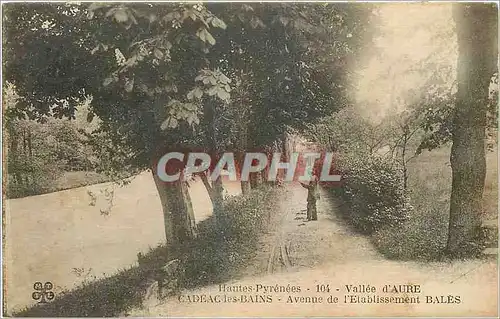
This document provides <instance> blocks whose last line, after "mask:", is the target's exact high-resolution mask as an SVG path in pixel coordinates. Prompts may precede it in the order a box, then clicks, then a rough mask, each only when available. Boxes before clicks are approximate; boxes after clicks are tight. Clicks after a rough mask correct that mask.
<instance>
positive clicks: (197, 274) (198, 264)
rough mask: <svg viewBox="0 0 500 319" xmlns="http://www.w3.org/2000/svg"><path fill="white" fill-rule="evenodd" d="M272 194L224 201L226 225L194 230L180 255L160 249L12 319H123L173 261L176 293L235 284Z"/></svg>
mask: <svg viewBox="0 0 500 319" xmlns="http://www.w3.org/2000/svg"><path fill="white" fill-rule="evenodd" d="M273 193H274V190H273V189H269V188H263V189H258V190H253V191H252V192H251V193H250V194H249V195H248V196H234V197H231V198H229V199H227V200H226V201H225V212H226V213H227V219H226V220H225V222H224V223H223V224H222V226H217V225H216V224H215V220H214V219H213V218H208V219H207V220H204V221H202V222H200V223H199V224H198V237H197V238H196V240H194V241H193V242H191V243H189V244H188V245H186V246H184V247H183V251H184V253H181V252H178V251H177V252H176V251H173V250H171V249H168V248H167V247H164V246H160V247H157V248H155V249H152V250H151V251H149V252H148V253H147V254H145V255H144V256H142V257H141V262H140V263H139V264H138V265H134V266H132V267H130V268H128V269H123V270H121V271H118V272H117V273H116V274H115V275H112V276H109V277H105V278H101V279H98V280H96V281H92V282H87V283H84V284H82V285H81V286H79V287H76V288H75V289H72V290H70V291H66V292H64V293H62V294H59V295H58V296H56V298H55V299H54V300H53V301H52V302H50V303H47V304H43V305H42V304H37V305H35V306H33V307H30V308H27V309H24V310H22V311H19V312H17V313H14V314H13V316H16V317H109V316H114V317H116V316H124V315H126V314H127V311H129V310H130V309H132V308H135V307H140V306H141V304H142V301H143V299H144V296H145V294H146V291H147V289H148V287H149V286H150V285H151V283H152V282H154V280H155V278H156V276H157V273H158V269H160V268H161V267H163V266H164V265H165V264H166V263H167V262H168V261H169V260H172V259H175V258H178V259H179V260H181V262H182V265H183V267H182V268H183V270H184V274H183V276H182V277H180V278H178V280H179V286H180V288H181V289H182V288H192V287H197V286H203V285H207V284H213V283H219V282H224V281H226V280H228V279H233V278H235V277H234V276H235V275H236V274H237V273H238V270H239V269H240V267H243V266H244V265H245V263H246V261H247V260H248V259H249V258H251V257H252V255H253V253H254V252H255V249H256V243H257V238H258V237H259V236H260V233H261V230H262V229H263V228H264V227H265V225H266V223H265V220H266V218H265V217H266V216H267V213H268V212H269V209H270V206H271V205H270V204H271V199H272V196H273Z"/></svg>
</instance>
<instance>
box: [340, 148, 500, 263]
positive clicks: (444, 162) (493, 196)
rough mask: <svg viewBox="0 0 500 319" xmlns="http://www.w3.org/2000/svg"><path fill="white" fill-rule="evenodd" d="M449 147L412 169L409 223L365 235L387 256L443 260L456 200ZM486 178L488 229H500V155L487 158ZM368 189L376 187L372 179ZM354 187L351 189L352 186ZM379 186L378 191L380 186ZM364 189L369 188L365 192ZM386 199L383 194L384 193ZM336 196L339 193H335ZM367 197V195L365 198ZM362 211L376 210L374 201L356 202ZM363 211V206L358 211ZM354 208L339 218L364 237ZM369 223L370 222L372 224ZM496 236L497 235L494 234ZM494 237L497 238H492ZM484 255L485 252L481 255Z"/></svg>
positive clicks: (485, 218) (417, 160) (343, 210)
mask: <svg viewBox="0 0 500 319" xmlns="http://www.w3.org/2000/svg"><path fill="white" fill-rule="evenodd" d="M449 156H450V147H443V148H440V149H437V150H434V151H432V152H424V153H422V154H421V155H419V156H418V157H416V158H414V159H413V160H412V161H411V162H410V164H409V180H408V182H409V184H408V197H409V203H410V205H411V207H412V208H411V210H408V212H409V214H408V215H407V217H406V220H405V221H403V222H402V223H400V224H398V225H395V224H393V225H390V226H384V227H378V229H376V230H375V231H373V232H370V233H366V232H364V233H365V234H367V235H368V236H369V237H370V238H371V240H372V242H373V244H374V246H375V247H376V248H377V250H378V251H380V252H381V253H382V254H383V255H384V256H386V257H387V258H390V259H398V260H437V259H440V258H442V257H443V256H442V252H443V249H444V248H445V246H446V241H447V234H448V220H449V209H450V194H451V167H450V163H449ZM486 161H487V175H486V182H485V191H484V197H483V203H484V204H483V205H484V206H483V209H484V213H483V216H482V219H483V225H487V226H490V227H491V226H493V227H496V225H497V220H498V219H497V218H498V207H497V200H498V195H497V194H498V183H497V175H498V167H497V154H496V151H495V152H488V153H487V158H486ZM358 178H361V179H362V180H366V177H362V176H358ZM368 179H369V181H368V180H366V182H365V184H366V185H370V184H373V181H374V179H373V178H372V177H370V178H368ZM351 184H352V183H351ZM379 184H380V183H378V184H376V185H375V186H377V185H379ZM366 185H365V186H366ZM381 191H382V193H384V190H383V189H382V190H381ZM334 193H335V195H336V196H338V195H339V193H341V192H339V190H338V189H336V190H335V189H334ZM361 194H362V193H361ZM357 198H358V201H362V202H363V205H365V206H368V205H369V204H373V203H371V202H370V201H372V200H373V199H374V198H375V199H377V200H379V199H378V198H377V197H373V196H364V197H360V196H359V195H358V196H357ZM358 206H359V205H358ZM354 209H355V207H353V205H352V204H351V203H349V202H347V203H344V205H343V206H342V208H341V209H340V213H341V214H342V215H343V217H344V219H345V220H346V221H347V223H348V224H350V225H351V226H353V228H354V229H355V230H358V231H360V230H361V232H363V231H362V230H363V228H361V229H360V227H359V226H358V224H359V222H357V221H356V215H357V214H356V212H354ZM368 221H369V220H368ZM495 233H496V232H495ZM493 237H495V236H493ZM496 241H497V238H489V239H487V240H486V242H485V244H486V245H488V244H490V245H497V243H496ZM479 250H480V249H479Z"/></svg>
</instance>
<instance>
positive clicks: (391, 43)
mask: <svg viewBox="0 0 500 319" xmlns="http://www.w3.org/2000/svg"><path fill="white" fill-rule="evenodd" d="M380 21H381V22H380V23H381V25H380V26H379V27H380V37H379V38H378V39H376V42H375V43H376V47H378V48H379V50H380V51H381V54H380V56H379V57H377V56H376V55H375V52H374V51H370V52H367V60H368V61H369V62H368V63H367V65H366V66H365V67H364V68H363V70H362V71H361V74H362V79H361V80H360V82H359V83H358V85H357V89H358V91H357V94H356V95H357V100H358V103H357V108H358V109H359V110H360V111H361V113H362V114H364V115H365V117H367V118H370V119H373V120H374V121H378V120H380V119H381V118H382V117H384V116H385V115H388V114H389V113H394V112H397V111H401V110H402V109H404V108H405V105H404V102H403V103H398V102H396V97H404V95H405V93H406V92H407V91H408V90H409V89H416V90H419V89H421V86H422V84H423V81H424V80H425V79H426V75H425V73H426V71H427V70H428V72H430V71H431V70H432V69H431V68H428V69H426V68H421V67H418V68H417V69H418V70H419V71H411V70H410V68H412V67H413V66H415V65H416V63H418V62H419V61H422V60H424V59H426V58H429V57H430V59H431V61H432V62H434V63H439V64H440V65H448V66H450V67H451V68H452V70H455V68H456V67H455V65H456V59H457V51H456V39H455V35H454V31H453V28H454V22H453V19H452V17H451V3H432V4H431V3H394V4H392V3H382V4H380ZM431 53H432V54H431ZM427 74H428V73H427ZM453 79H454V74H453V73H452V76H451V78H450V81H453Z"/></svg>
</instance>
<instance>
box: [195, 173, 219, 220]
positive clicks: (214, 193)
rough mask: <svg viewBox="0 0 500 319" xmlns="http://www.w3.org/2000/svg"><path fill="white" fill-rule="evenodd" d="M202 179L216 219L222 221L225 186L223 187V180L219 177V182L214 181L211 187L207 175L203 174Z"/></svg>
mask: <svg viewBox="0 0 500 319" xmlns="http://www.w3.org/2000/svg"><path fill="white" fill-rule="evenodd" d="M200 177H201V180H202V181H203V185H205V188H206V190H207V192H208V197H210V201H211V202H212V209H213V214H214V216H215V219H216V220H217V219H220V218H221V217H222V216H223V215H224V206H223V204H224V197H223V193H224V186H223V185H222V179H221V178H220V176H219V177H218V178H217V180H215V181H213V182H212V185H210V183H209V181H208V176H207V175H206V174H201V175H200Z"/></svg>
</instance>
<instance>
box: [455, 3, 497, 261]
mask: <svg viewBox="0 0 500 319" xmlns="http://www.w3.org/2000/svg"><path fill="white" fill-rule="evenodd" d="M453 6H454V8H453V10H454V11H453V15H454V19H455V22H456V26H457V37H458V50H459V57H458V75H457V76H458V92H457V100H456V108H455V114H454V123H453V124H454V126H453V137H452V140H453V146H452V149H451V156H450V162H451V168H452V192H451V199H450V221H449V231H448V243H447V247H446V250H447V253H448V254H450V255H453V256H457V255H460V254H463V253H467V252H469V248H470V247H473V246H471V245H469V244H471V243H473V242H474V240H475V239H476V236H477V234H478V230H479V227H480V226H481V219H480V214H481V212H482V196H483V190H484V180H485V174H486V160H485V129H486V109H487V103H488V91H489V84H490V78H491V76H492V75H493V73H494V72H496V60H497V55H498V49H497V38H496V33H497V23H498V22H497V10H496V6H495V5H494V4H479V3H477V4H465V3H463V4H454V5H453Z"/></svg>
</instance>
